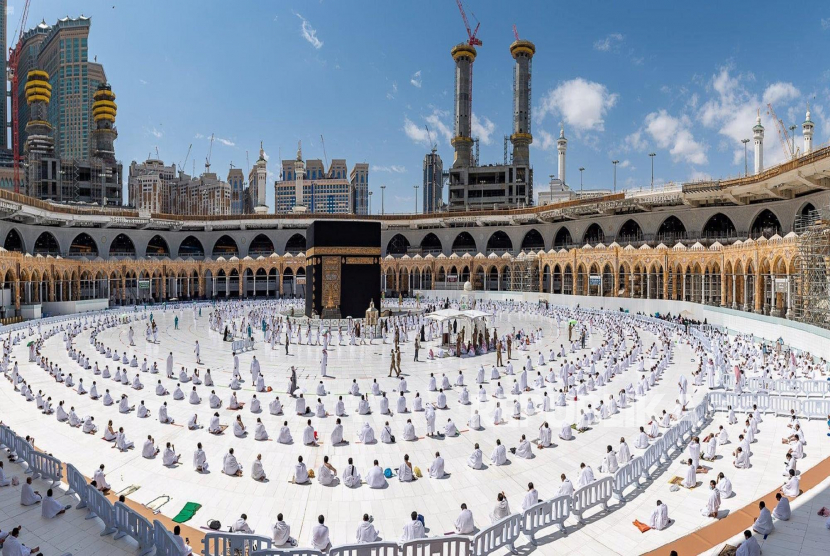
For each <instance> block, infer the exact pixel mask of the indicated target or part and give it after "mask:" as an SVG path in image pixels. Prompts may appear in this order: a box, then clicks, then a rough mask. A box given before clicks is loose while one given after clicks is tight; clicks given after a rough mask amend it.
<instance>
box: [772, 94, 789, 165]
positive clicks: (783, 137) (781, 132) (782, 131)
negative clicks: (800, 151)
mask: <svg viewBox="0 0 830 556" xmlns="http://www.w3.org/2000/svg"><path fill="white" fill-rule="evenodd" d="M767 114H769V115H770V116H772V119H773V121H774V122H775V128H776V129H777V130H778V139H779V140H780V141H781V148H782V149H784V156H785V157H787V160H792V159H793V158H795V153H794V152H793V149H792V145H791V144H790V134H789V133H787V128H786V126H785V125H784V122H783V121H782V120H781V119H779V118H778V116H776V115H775V110H773V108H772V103H767Z"/></svg>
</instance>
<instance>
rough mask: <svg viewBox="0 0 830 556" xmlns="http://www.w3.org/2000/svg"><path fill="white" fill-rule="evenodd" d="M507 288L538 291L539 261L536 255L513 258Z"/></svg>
mask: <svg viewBox="0 0 830 556" xmlns="http://www.w3.org/2000/svg"><path fill="white" fill-rule="evenodd" d="M508 268H509V269H510V276H509V280H507V284H506V285H507V287H506V288H505V289H507V290H508V291H512V292H538V291H539V261H538V260H537V259H536V257H527V258H521V259H515V260H513V262H512V263H510V266H509V267H508Z"/></svg>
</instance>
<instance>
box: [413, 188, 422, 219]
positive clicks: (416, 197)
mask: <svg viewBox="0 0 830 556" xmlns="http://www.w3.org/2000/svg"><path fill="white" fill-rule="evenodd" d="M412 187H414V188H415V214H418V188H419V187H421V186H420V185H413V186H412Z"/></svg>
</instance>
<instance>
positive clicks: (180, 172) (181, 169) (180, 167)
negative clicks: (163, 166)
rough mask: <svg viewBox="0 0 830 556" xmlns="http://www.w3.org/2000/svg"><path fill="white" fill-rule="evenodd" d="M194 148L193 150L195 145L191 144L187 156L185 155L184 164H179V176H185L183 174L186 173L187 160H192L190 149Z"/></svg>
mask: <svg viewBox="0 0 830 556" xmlns="http://www.w3.org/2000/svg"><path fill="white" fill-rule="evenodd" d="M192 148H193V143H191V144H190V145H189V146H188V147H187V154H186V155H184V162H182V163H181V164H179V174H183V173H184V165H185V164H187V159H188V158H190V149H192Z"/></svg>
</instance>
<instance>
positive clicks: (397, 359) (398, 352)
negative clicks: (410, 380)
mask: <svg viewBox="0 0 830 556" xmlns="http://www.w3.org/2000/svg"><path fill="white" fill-rule="evenodd" d="M395 362H396V363H397V365H398V370H397V373H398V376H401V346H395Z"/></svg>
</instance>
